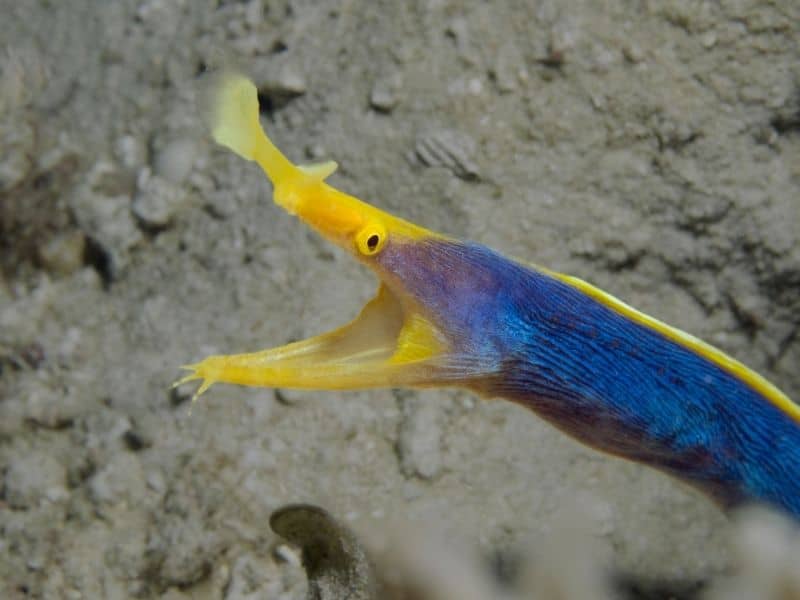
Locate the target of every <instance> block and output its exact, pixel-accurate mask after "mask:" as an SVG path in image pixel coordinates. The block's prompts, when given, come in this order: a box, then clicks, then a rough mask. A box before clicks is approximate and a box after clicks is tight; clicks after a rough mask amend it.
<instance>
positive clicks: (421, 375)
mask: <svg viewBox="0 0 800 600" xmlns="http://www.w3.org/2000/svg"><path fill="white" fill-rule="evenodd" d="M447 354H448V348H447V343H446V341H445V338H444V336H443V335H442V334H441V333H440V332H439V331H438V330H437V328H436V327H435V326H433V325H432V324H431V323H430V322H429V321H428V320H427V319H425V318H424V317H423V316H422V315H421V314H419V313H418V312H417V311H414V310H413V309H409V308H407V307H404V306H403V305H402V304H401V302H400V301H399V299H398V298H397V297H396V296H395V295H394V293H392V292H391V291H390V290H389V288H388V287H387V286H386V285H383V284H382V285H381V286H380V288H379V289H378V293H377V295H376V296H375V297H374V298H373V299H372V300H370V301H369V302H368V303H367V304H366V305H365V306H364V308H363V309H362V310H361V312H360V313H359V315H358V316H357V317H356V318H355V319H354V320H353V321H351V322H350V323H349V324H347V325H345V326H343V327H340V328H338V329H335V330H333V331H330V332H328V333H324V334H322V335H319V336H316V337H312V338H309V339H306V340H302V341H299V342H294V343H291V344H287V345H285V346H279V347H277V348H271V349H268V350H262V351H260V352H253V353H249V354H233V355H216V356H209V357H207V358H205V359H204V360H202V361H200V362H198V363H196V364H192V365H186V366H184V367H182V368H184V369H186V370H188V371H190V373H189V374H188V375H187V376H185V377H183V378H182V379H180V380H179V381H177V382H176V383H175V384H174V386H178V385H181V384H183V383H186V382H190V381H194V380H201V384H200V386H199V388H198V389H197V391H196V392H195V394H194V397H193V400H194V399H196V398H197V397H198V396H200V394H202V393H203V392H205V391H206V390H207V389H208V388H209V387H210V386H211V385H213V384H214V383H234V384H239V385H249V386H261V387H284V388H297V389H317V390H345V389H364V388H377V387H395V386H425V385H433V384H435V383H436V380H437V377H436V373H437V363H438V362H439V360H440V359H442V358H444V357H446V355H447Z"/></svg>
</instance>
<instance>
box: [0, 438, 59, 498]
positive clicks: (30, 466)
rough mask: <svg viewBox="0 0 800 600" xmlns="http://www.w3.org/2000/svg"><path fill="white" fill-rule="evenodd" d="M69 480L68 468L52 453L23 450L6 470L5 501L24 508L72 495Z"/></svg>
mask: <svg viewBox="0 0 800 600" xmlns="http://www.w3.org/2000/svg"><path fill="white" fill-rule="evenodd" d="M66 482H67V471H66V469H65V468H64V466H63V465H62V464H61V463H60V462H58V461H57V460H56V459H55V458H53V457H52V456H50V455H48V454H44V453H42V452H32V453H20V454H19V455H17V456H16V457H15V458H13V459H12V461H11V463H10V464H9V466H8V469H7V470H6V474H5V477H4V482H3V483H4V486H3V487H4V489H5V501H6V502H7V503H8V505H9V506H10V507H11V508H17V509H23V508H30V507H33V506H36V505H38V504H39V502H41V501H42V500H45V499H48V500H53V499H55V500H58V499H62V498H65V497H67V496H68V492H67V489H66Z"/></svg>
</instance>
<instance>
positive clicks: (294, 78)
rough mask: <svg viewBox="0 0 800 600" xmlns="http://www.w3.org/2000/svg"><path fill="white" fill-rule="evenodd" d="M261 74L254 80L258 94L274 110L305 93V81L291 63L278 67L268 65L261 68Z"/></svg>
mask: <svg viewBox="0 0 800 600" xmlns="http://www.w3.org/2000/svg"><path fill="white" fill-rule="evenodd" d="M262 72H263V74H262V75H261V76H259V77H257V78H256V83H257V87H258V93H259V94H260V95H262V96H265V97H267V98H268V99H269V100H270V101H271V102H272V104H273V107H275V108H277V107H281V106H283V105H285V104H287V103H288V102H289V101H290V100H291V99H293V98H296V97H297V96H302V95H303V94H305V93H306V90H307V88H308V86H307V84H306V79H305V77H304V76H303V74H302V73H301V72H300V71H299V70H298V69H297V67H295V66H294V65H292V64H291V63H286V62H285V63H283V64H282V65H280V66H278V67H273V66H272V65H268V66H266V67H263V68H262Z"/></svg>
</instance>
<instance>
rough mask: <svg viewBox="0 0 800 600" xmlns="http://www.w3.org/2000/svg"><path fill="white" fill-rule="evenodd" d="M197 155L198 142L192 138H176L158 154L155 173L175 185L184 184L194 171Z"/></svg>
mask: <svg viewBox="0 0 800 600" xmlns="http://www.w3.org/2000/svg"><path fill="white" fill-rule="evenodd" d="M196 155H197V142H196V141H195V140H193V139H191V138H176V139H174V140H171V141H169V142H167V144H166V145H165V146H164V147H163V148H162V149H161V150H160V151H159V152H158V154H157V155H156V159H155V172H156V175H159V176H161V177H163V178H164V179H166V180H167V181H170V182H172V183H174V184H175V185H180V184H182V183H183V182H184V181H185V180H186V178H187V177H188V176H189V173H190V172H191V170H192V166H193V164H194V159H195V156H196Z"/></svg>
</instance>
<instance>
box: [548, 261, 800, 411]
mask: <svg viewBox="0 0 800 600" xmlns="http://www.w3.org/2000/svg"><path fill="white" fill-rule="evenodd" d="M536 269H538V270H540V271H542V272H544V273H545V274H547V275H550V276H551V277H554V278H555V279H558V280H559V281H563V282H564V283H566V284H567V285H569V286H571V287H573V288H575V289H577V290H579V291H581V292H583V293H584V294H586V295H587V296H590V297H591V298H594V299H595V300H597V301H598V302H600V303H601V304H604V305H605V306H607V307H609V308H610V309H611V310H613V311H615V312H617V313H619V314H621V315H623V316H625V317H627V318H628V319H630V320H631V321H634V322H636V323H639V324H640V325H644V326H646V327H649V328H650V329H654V330H655V331H658V332H659V333H660V334H661V335H663V336H664V337H666V338H668V339H670V340H672V341H674V342H676V343H678V344H680V345H681V346H683V347H685V348H688V349H689V350H692V351H693V352H696V353H697V354H699V355H700V356H702V357H704V358H707V359H708V360H710V361H711V362H713V363H714V364H715V365H717V366H718V367H720V368H721V369H723V370H724V371H727V372H728V373H730V374H731V375H733V376H734V377H737V378H739V379H741V380H742V381H743V382H745V383H746V384H747V385H748V386H749V387H750V388H752V389H753V390H755V391H756V392H758V393H759V394H761V395H762V396H763V397H764V398H766V399H767V400H768V401H769V402H771V403H772V404H773V405H775V406H776V407H777V408H779V409H780V410H781V411H783V412H784V413H786V414H787V415H789V416H790V417H791V418H792V419H794V420H795V421H796V422H797V423H800V406H798V405H797V404H795V403H794V402H793V401H792V400H791V398H789V397H788V396H787V395H786V394H784V393H783V392H782V391H780V390H779V389H778V388H777V387H775V386H774V385H773V384H772V383H770V382H769V381H767V380H766V379H765V378H764V377H762V376H761V375H759V374H758V373H756V372H755V371H753V370H752V369H749V368H747V367H746V366H745V365H743V364H742V363H740V362H739V361H738V360H736V359H735V358H732V357H730V356H728V355H727V354H725V353H724V352H723V351H722V350H720V349H719V348H715V347H714V346H712V345H711V344H707V343H706V342H704V341H702V340H700V339H698V338H696V337H694V336H693V335H691V334H689V333H686V332H685V331H681V330H680V329H677V328H675V327H671V326H669V325H667V324H666V323H664V322H662V321H659V320H658V319H655V318H653V317H651V316H650V315H646V314H644V313H643V312H641V311H638V310H636V309H635V308H633V307H632V306H630V305H629V304H626V303H625V302H623V301H622V300H620V299H619V298H615V297H614V296H612V295H611V294H609V293H607V292H604V291H603V290H601V289H599V288H596V287H595V286H593V285H592V284H590V283H587V282H585V281H583V280H582V279H578V278H577V277H572V276H571V275H564V274H563V273H556V272H554V271H550V270H549V269H544V268H542V267H538V266H537V267H536Z"/></svg>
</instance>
